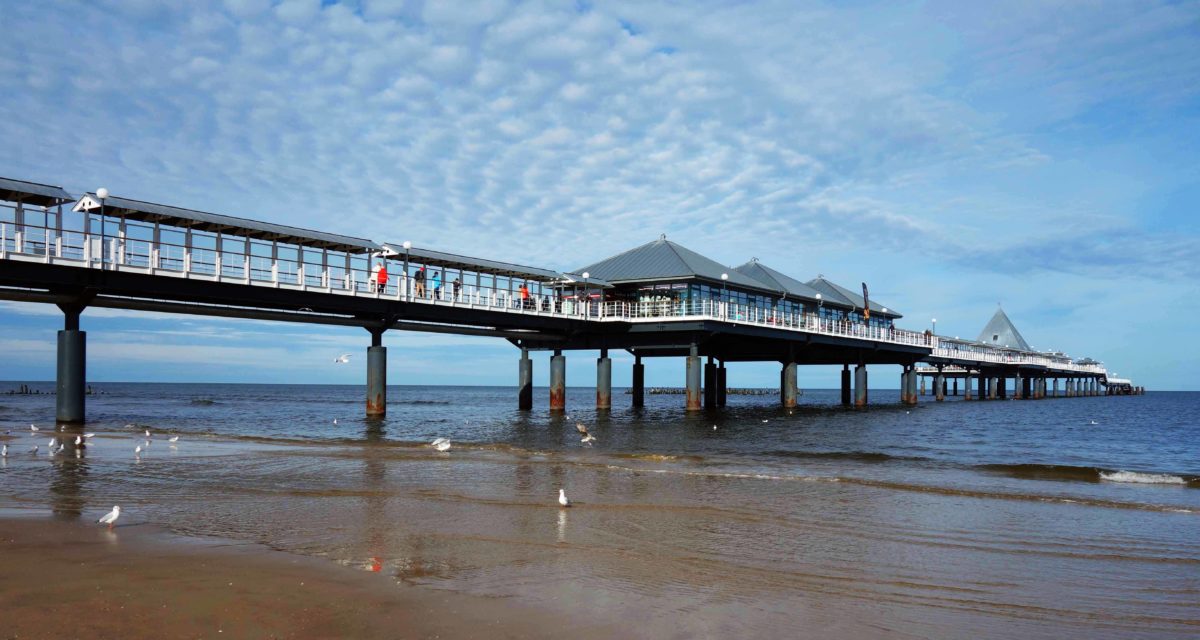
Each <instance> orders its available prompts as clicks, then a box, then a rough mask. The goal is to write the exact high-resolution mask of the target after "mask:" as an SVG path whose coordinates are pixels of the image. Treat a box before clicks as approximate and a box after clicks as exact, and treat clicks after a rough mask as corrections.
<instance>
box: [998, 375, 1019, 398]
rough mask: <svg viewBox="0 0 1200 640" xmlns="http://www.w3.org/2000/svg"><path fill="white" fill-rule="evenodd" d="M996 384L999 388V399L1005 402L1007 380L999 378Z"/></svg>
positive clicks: (1002, 377)
mask: <svg viewBox="0 0 1200 640" xmlns="http://www.w3.org/2000/svg"><path fill="white" fill-rule="evenodd" d="M997 384H998V385H999V387H1000V388H999V389H998V390H999V391H1000V399H1001V400H1007V399H1008V378H1007V377H1005V376H1000V377H999V378H998V379H997ZM1014 391H1015V389H1014Z"/></svg>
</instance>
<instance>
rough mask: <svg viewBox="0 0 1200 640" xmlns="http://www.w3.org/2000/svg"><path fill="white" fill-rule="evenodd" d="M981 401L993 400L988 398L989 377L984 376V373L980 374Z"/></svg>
mask: <svg viewBox="0 0 1200 640" xmlns="http://www.w3.org/2000/svg"><path fill="white" fill-rule="evenodd" d="M979 399H980V400H991V398H989V397H988V379H987V376H985V375H984V373H983V371H980V372H979Z"/></svg>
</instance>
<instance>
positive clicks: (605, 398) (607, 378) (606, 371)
mask: <svg viewBox="0 0 1200 640" xmlns="http://www.w3.org/2000/svg"><path fill="white" fill-rule="evenodd" d="M596 409H598V410H601V411H607V410H608V409H612V359H611V358H609V357H608V349H601V350H600V357H599V358H596Z"/></svg>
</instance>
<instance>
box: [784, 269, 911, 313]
mask: <svg viewBox="0 0 1200 640" xmlns="http://www.w3.org/2000/svg"><path fill="white" fill-rule="evenodd" d="M806 284H808V286H810V287H812V288H813V289H816V290H817V291H819V292H821V295H823V296H825V301H826V302H829V301H830V300H837V301H838V302H841V303H843V304H846V305H849V306H851V307H854V308H855V309H862V308H863V302H864V300H863V297H862V296H861V295H859V294H857V293H855V292H853V291H851V290H849V289H847V288H846V287H843V286H841V285H840V284H837V283H835V282H831V281H829V280H827V279H826V278H825V276H817V277H815V278H813V279H812V280H809V281H808V282H807V283H806ZM884 309H887V311H884ZM871 313H878V314H879V315H882V316H886V317H888V318H902V317H904V316H902V315H900V313H899V312H897V311H896V310H895V309H893V308H891V307H885V306H884V305H881V304H879V303H878V302H876V301H875V300H872V301H871Z"/></svg>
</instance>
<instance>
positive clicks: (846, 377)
mask: <svg viewBox="0 0 1200 640" xmlns="http://www.w3.org/2000/svg"><path fill="white" fill-rule="evenodd" d="M842 406H843V407H848V406H850V365H848V364H844V365H842Z"/></svg>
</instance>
